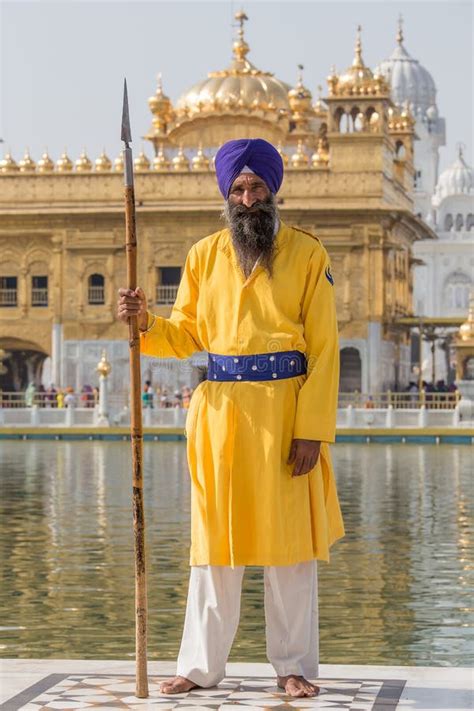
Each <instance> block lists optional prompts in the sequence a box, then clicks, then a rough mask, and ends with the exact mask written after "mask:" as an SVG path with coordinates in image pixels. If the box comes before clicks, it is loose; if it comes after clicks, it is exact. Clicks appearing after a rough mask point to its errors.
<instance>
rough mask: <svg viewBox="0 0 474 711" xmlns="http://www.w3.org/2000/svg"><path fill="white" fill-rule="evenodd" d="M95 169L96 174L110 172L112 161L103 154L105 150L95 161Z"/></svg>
mask: <svg viewBox="0 0 474 711" xmlns="http://www.w3.org/2000/svg"><path fill="white" fill-rule="evenodd" d="M95 169H96V172H97V173H108V172H109V171H110V170H112V161H111V160H110V158H109V157H108V155H107V154H106V152H105V148H104V149H103V151H102V153H101V154H100V156H99V157H98V158H96V161H95Z"/></svg>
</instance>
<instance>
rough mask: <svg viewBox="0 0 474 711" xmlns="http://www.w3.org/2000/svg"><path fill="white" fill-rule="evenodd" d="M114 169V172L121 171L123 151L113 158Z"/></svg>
mask: <svg viewBox="0 0 474 711" xmlns="http://www.w3.org/2000/svg"><path fill="white" fill-rule="evenodd" d="M114 170H115V172H116V173H123V153H119V155H118V157H117V158H116V159H115V160H114Z"/></svg>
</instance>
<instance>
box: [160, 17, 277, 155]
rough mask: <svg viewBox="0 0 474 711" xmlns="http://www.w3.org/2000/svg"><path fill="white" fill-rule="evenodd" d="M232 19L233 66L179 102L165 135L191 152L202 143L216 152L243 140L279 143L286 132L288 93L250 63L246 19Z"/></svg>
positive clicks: (213, 74) (271, 77) (212, 74)
mask: <svg viewBox="0 0 474 711" xmlns="http://www.w3.org/2000/svg"><path fill="white" fill-rule="evenodd" d="M235 17H236V19H237V20H238V22H239V24H240V28H239V31H238V37H237V39H236V41H235V42H234V45H233V55H234V57H233V60H232V62H231V64H230V66H229V67H227V69H224V70H222V71H216V72H210V73H209V74H208V76H207V78H206V79H204V80H203V81H200V82H198V83H197V84H195V85H194V86H193V87H192V88H191V89H189V90H188V91H187V92H186V93H185V94H183V95H182V96H181V97H180V99H179V100H178V101H177V103H176V107H175V121H174V124H173V126H172V127H171V129H170V131H169V136H170V139H171V140H172V141H174V142H175V143H183V145H186V146H192V145H197V144H199V143H200V142H201V141H202V142H203V144H204V145H205V146H217V145H219V144H221V143H224V142H225V141H227V140H229V139H231V138H242V136H248V137H249V138H256V137H260V138H266V139H267V140H269V141H273V142H274V143H277V142H278V141H279V140H281V139H282V138H283V137H284V136H285V135H286V133H287V132H288V128H289V114H290V105H289V100H288V91H289V89H290V88H291V87H289V86H288V84H286V83H284V82H282V81H280V80H279V79H277V78H276V77H274V76H273V74H271V73H270V72H264V71H261V70H260V69H257V68H256V67H255V66H254V65H253V64H251V63H250V62H249V60H248V59H247V54H248V52H249V46H248V44H247V43H246V41H245V39H244V28H243V24H244V21H245V20H247V16H246V15H245V13H243V12H238V13H237V14H236V15H235ZM236 116H238V122H237V121H236V120H235V117H236Z"/></svg>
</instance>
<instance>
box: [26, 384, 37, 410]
mask: <svg viewBox="0 0 474 711" xmlns="http://www.w3.org/2000/svg"><path fill="white" fill-rule="evenodd" d="M35 397H36V386H35V384H34V383H33V382H31V383H29V384H28V387H27V388H26V390H25V404H26V407H33V405H34V404H35Z"/></svg>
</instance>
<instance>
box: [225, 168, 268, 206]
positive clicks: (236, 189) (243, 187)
mask: <svg viewBox="0 0 474 711" xmlns="http://www.w3.org/2000/svg"><path fill="white" fill-rule="evenodd" d="M269 196H270V190H269V189H268V187H267V184H266V183H265V182H264V181H263V180H262V179H261V178H259V177H258V175H255V174H254V173H244V174H243V175H239V176H238V177H237V178H236V179H235V180H234V182H233V183H232V187H231V189H230V193H229V198H228V200H229V203H230V204H231V205H244V206H245V207H247V208H249V209H251V208H252V207H253V206H254V204H255V203H258V202H265V200H267V199H268V197H269Z"/></svg>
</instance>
